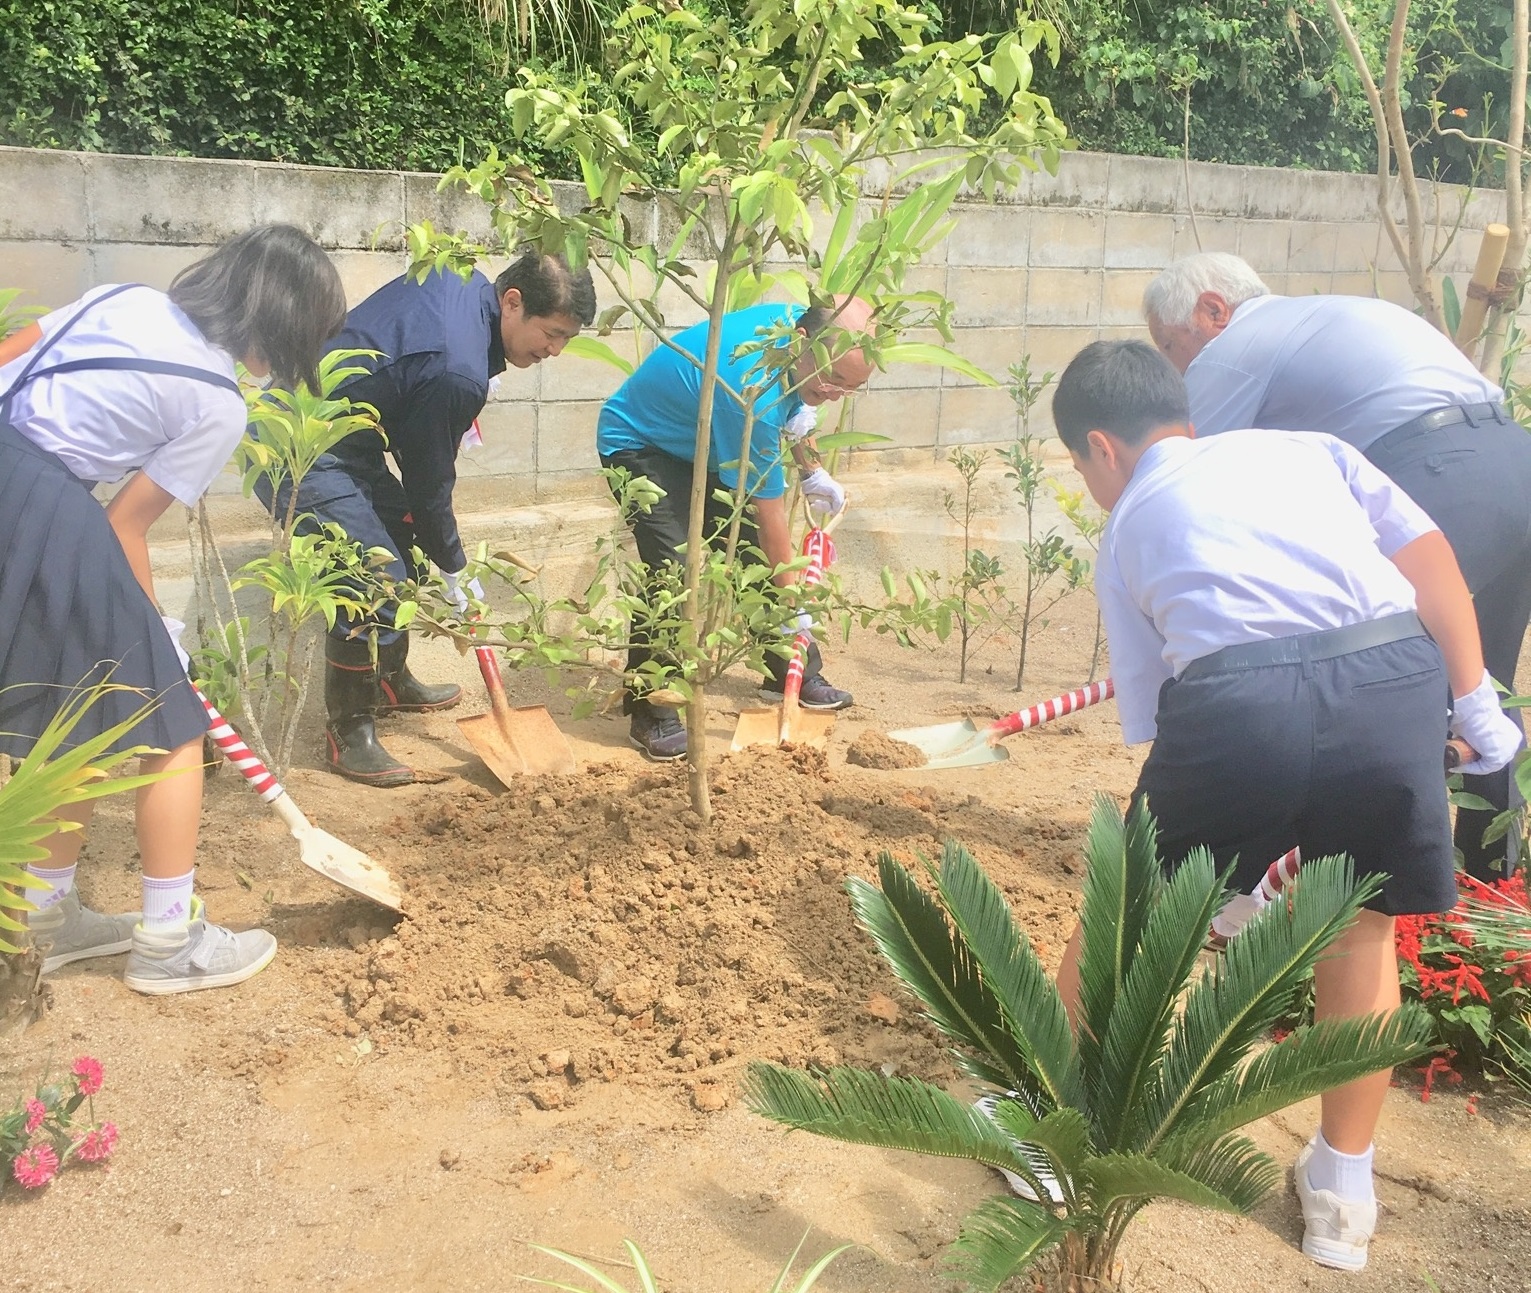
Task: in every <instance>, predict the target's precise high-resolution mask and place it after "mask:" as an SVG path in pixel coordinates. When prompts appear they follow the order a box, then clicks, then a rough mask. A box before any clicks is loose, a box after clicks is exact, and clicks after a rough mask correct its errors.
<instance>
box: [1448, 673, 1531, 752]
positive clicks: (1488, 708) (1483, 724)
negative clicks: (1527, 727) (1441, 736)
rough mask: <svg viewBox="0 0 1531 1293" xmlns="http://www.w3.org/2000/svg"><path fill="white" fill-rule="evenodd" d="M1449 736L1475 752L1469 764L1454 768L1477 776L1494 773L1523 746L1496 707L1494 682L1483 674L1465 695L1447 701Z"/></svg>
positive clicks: (1519, 736) (1522, 739) (1517, 730)
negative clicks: (1449, 710)
mask: <svg viewBox="0 0 1531 1293" xmlns="http://www.w3.org/2000/svg"><path fill="white" fill-rule="evenodd" d="M1451 734H1452V735H1453V736H1455V737H1458V738H1459V739H1461V740H1463V741H1466V742H1467V743H1468V745H1470V746H1472V748H1473V749H1474V750H1475V751H1476V752H1477V755H1478V757H1477V758H1476V759H1474V760H1473V761H1472V762H1471V763H1464V764H1462V765H1461V766H1460V767H1458V768H1457V771H1458V772H1466V773H1471V774H1474V775H1478V776H1481V775H1483V774H1484V773H1488V772H1498V771H1499V769H1500V768H1503V767H1504V766H1505V765H1507V764H1508V763H1509V762H1510V760H1511V759H1513V758H1514V757H1515V752H1516V751H1517V750H1519V749H1520V747H1521V746H1522V745H1523V744H1524V743H1525V737H1523V736H1522V735H1521V734H1520V729H1519V728H1518V727H1516V726H1515V724H1514V723H1512V722H1510V720H1509V719H1508V718H1507V717H1506V716H1505V712H1504V710H1503V709H1502V708H1500V705H1499V692H1498V690H1497V689H1496V688H1495V687H1494V680H1493V679H1492V678H1490V677H1489V676H1488V670H1487V669H1485V670H1484V671H1483V681H1482V682H1480V683H1479V684H1478V685H1477V686H1476V687H1474V688H1473V690H1472V691H1470V692H1468V693H1467V695H1465V696H1459V697H1457V699H1456V700H1454V701H1452V702H1451Z"/></svg>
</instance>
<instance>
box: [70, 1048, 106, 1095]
mask: <svg viewBox="0 0 1531 1293" xmlns="http://www.w3.org/2000/svg"><path fill="white" fill-rule="evenodd" d="M69 1071H70V1072H71V1073H73V1074H74V1076H75V1080H76V1081H77V1082H78V1083H79V1087H80V1094H81V1095H95V1094H96V1092H97V1091H99V1090H100V1089H101V1080H102V1077H103V1073H102V1070H101V1061H100V1060H96V1059H91V1057H90V1056H89V1055H82V1056H80V1058H79V1059H77V1060H75V1062H74V1067H73V1068H72V1069H70V1070H69Z"/></svg>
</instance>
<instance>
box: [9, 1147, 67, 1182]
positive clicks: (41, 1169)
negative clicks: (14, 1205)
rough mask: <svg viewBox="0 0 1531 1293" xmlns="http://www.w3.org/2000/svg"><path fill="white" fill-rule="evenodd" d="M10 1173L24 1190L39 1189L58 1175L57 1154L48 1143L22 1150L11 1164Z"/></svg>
mask: <svg viewBox="0 0 1531 1293" xmlns="http://www.w3.org/2000/svg"><path fill="white" fill-rule="evenodd" d="M11 1175H12V1176H14V1177H15V1178H16V1180H17V1181H19V1182H20V1184H21V1188H22V1189H24V1190H37V1189H41V1188H42V1187H43V1186H44V1185H47V1184H48V1182H49V1181H51V1180H52V1179H53V1178H54V1177H55V1176H57V1175H58V1155H57V1154H55V1153H54V1152H53V1149H52V1147H51V1146H48V1145H37V1146H34V1147H33V1148H32V1149H25V1150H22V1152H21V1153H19V1154H17V1155H16V1161H15V1162H14V1163H12V1164H11Z"/></svg>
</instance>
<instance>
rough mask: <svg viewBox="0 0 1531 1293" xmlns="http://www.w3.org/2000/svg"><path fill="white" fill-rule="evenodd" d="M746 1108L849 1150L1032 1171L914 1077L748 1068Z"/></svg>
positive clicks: (1004, 1141) (966, 1112)
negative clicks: (855, 1148)
mask: <svg viewBox="0 0 1531 1293" xmlns="http://www.w3.org/2000/svg"><path fill="white" fill-rule="evenodd" d="M743 1099H744V1104H745V1106H746V1108H748V1109H750V1110H752V1111H753V1112H755V1113H758V1114H761V1115H763V1116H764V1117H767V1118H770V1119H771V1120H772V1121H773V1122H779V1123H782V1124H784V1125H785V1126H788V1127H791V1128H794V1129H795V1130H798V1131H811V1132H813V1133H814V1134H815V1135H818V1136H828V1137H830V1138H831V1139H833V1140H843V1141H846V1142H847V1143H849V1144H852V1145H873V1146H876V1147H877V1148H879V1149H903V1150H908V1151H910V1152H912V1153H916V1154H932V1155H936V1156H939V1157H941V1158H970V1159H972V1160H973V1161H974V1162H977V1163H983V1164H986V1165H987V1166H989V1167H996V1168H1003V1169H1004V1170H1006V1171H1010V1172H1016V1173H1019V1174H1023V1175H1030V1174H1031V1170H1032V1169H1031V1167H1030V1165H1029V1164H1027V1163H1026V1162H1025V1160H1024V1159H1023V1158H1022V1157H1021V1155H1020V1154H1019V1153H1018V1152H1017V1150H1016V1148H1015V1145H1014V1143H1013V1142H1012V1141H1011V1139H1010V1138H1009V1137H1008V1136H1007V1135H1006V1134H1005V1133H1004V1132H1003V1131H1002V1130H1001V1129H1000V1128H999V1127H998V1126H997V1125H996V1124H995V1123H993V1122H991V1121H990V1120H989V1119H988V1118H986V1117H985V1116H984V1115H983V1114H981V1113H979V1112H978V1111H977V1110H976V1109H974V1108H973V1107H972V1106H971V1105H969V1104H967V1103H965V1102H964V1101H962V1100H959V1099H957V1098H956V1097H955V1096H953V1095H949V1094H948V1093H947V1092H945V1091H943V1090H942V1089H941V1088H940V1087H938V1086H932V1085H931V1084H930V1083H928V1082H921V1081H919V1080H918V1079H917V1078H885V1077H883V1076H882V1074H880V1073H868V1072H865V1071H863V1070H861V1069H853V1068H832V1069H827V1070H825V1071H824V1072H822V1073H805V1072H803V1071H802V1070H801V1069H789V1068H783V1067H782V1066H781V1065H779V1064H762V1063H754V1064H751V1065H750V1066H749V1068H748V1070H747V1071H746V1072H745V1076H744V1083H743Z"/></svg>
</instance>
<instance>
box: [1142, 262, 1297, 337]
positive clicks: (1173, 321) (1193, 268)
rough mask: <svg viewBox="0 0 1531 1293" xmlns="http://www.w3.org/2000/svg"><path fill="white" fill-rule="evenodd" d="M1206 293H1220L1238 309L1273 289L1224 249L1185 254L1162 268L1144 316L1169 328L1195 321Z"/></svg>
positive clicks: (1145, 304)
mask: <svg viewBox="0 0 1531 1293" xmlns="http://www.w3.org/2000/svg"><path fill="white" fill-rule="evenodd" d="M1203 292H1216V293H1217V294H1218V295H1219V296H1221V297H1222V298H1223V299H1224V300H1225V301H1227V302H1228V304H1229V305H1230V306H1231V307H1235V308H1237V307H1238V306H1240V305H1242V304H1243V303H1244V302H1245V301H1248V300H1252V299H1253V298H1254V297H1257V296H1269V295H1270V292H1271V290H1270V288H1268V287H1266V286H1265V284H1264V283H1262V282H1261V281H1260V276H1259V275H1258V274H1256V273H1255V271H1254V270H1252V269H1251V268H1250V267H1249V264H1248V262H1246V261H1243V260H1241V259H1239V257H1237V256H1231V255H1229V254H1228V253H1227V252H1224V251H1204V252H1198V253H1197V254H1196V255H1194V256H1183V257H1182V258H1181V259H1179V260H1177V261H1175V262H1174V263H1173V264H1171V265H1170V266H1169V268H1167V269H1165V270H1164V271H1162V272H1161V273H1160V274H1159V276H1158V277H1157V278H1155V279H1154V281H1153V282H1152V283H1150V284H1149V285H1148V288H1147V290H1146V291H1145V292H1144V293H1143V317H1144V318H1145V319H1149V320H1151V321H1153V322H1156V323H1161V324H1163V325H1164V326H1165V327H1168V328H1183V327H1186V326H1187V325H1188V324H1189V323H1190V322H1191V315H1192V314H1193V313H1194V312H1195V310H1196V302H1197V301H1198V300H1200V299H1201V294H1202V293H1203Z"/></svg>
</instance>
